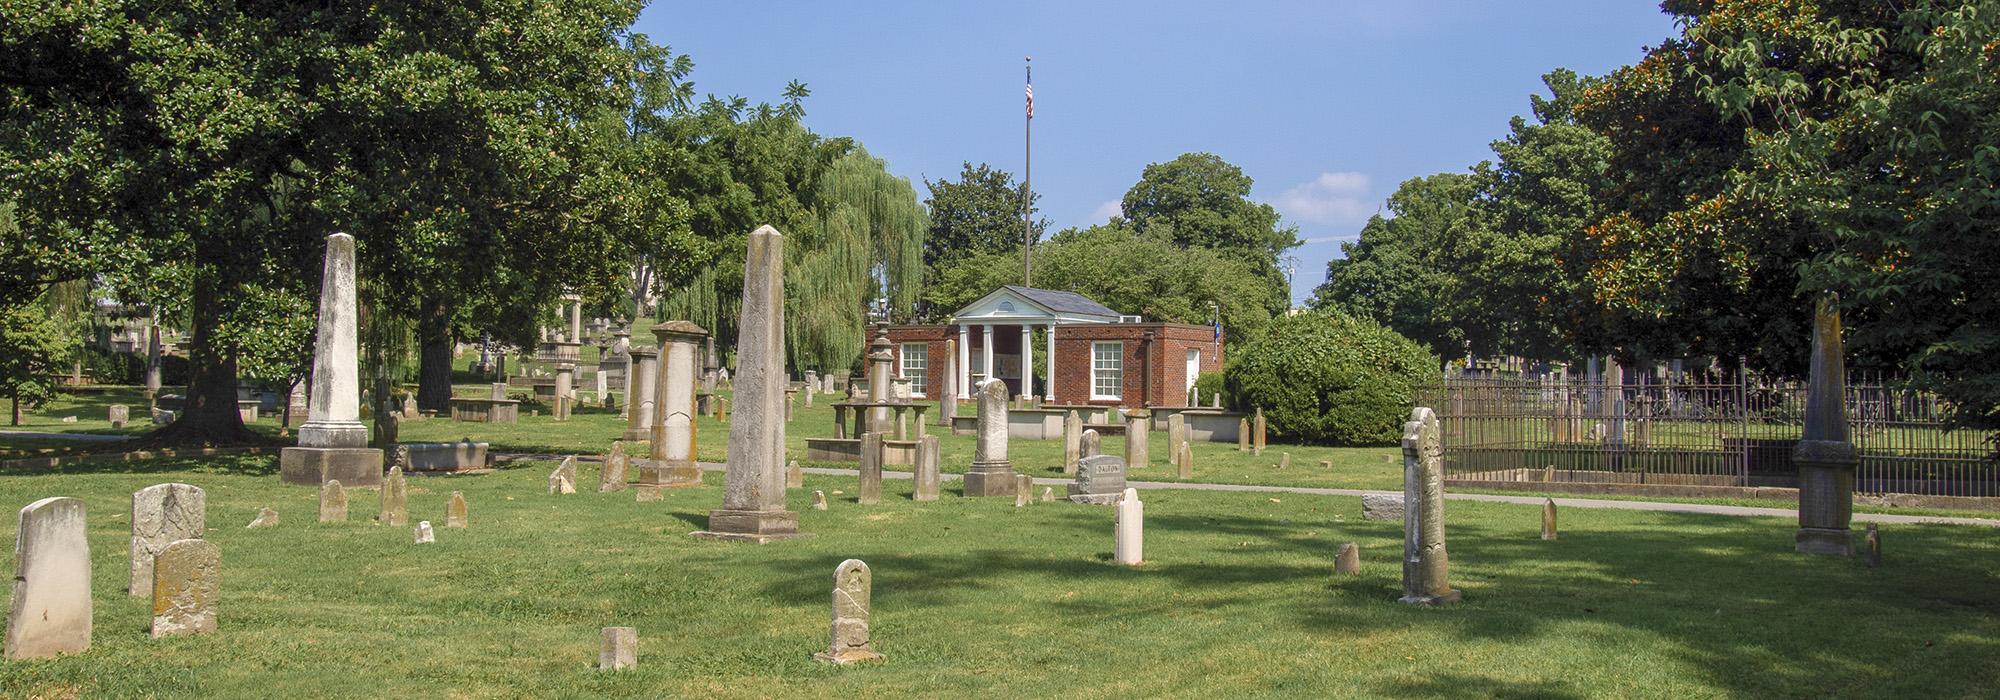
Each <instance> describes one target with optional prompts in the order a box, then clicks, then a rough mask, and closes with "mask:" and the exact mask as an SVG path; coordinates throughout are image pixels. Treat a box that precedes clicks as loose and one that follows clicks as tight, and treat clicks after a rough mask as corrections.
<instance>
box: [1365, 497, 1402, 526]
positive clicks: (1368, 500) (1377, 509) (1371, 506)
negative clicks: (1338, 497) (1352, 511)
mask: <svg viewBox="0 0 2000 700" xmlns="http://www.w3.org/2000/svg"><path fill="white" fill-rule="evenodd" d="M1361 517H1362V518H1365V519H1368V520H1402V519H1403V497H1402V496H1397V495H1390V494H1384V493H1371V494H1368V495H1365V496H1362V497H1361Z"/></svg>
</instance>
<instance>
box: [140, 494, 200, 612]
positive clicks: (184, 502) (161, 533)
mask: <svg viewBox="0 0 2000 700" xmlns="http://www.w3.org/2000/svg"><path fill="white" fill-rule="evenodd" d="M207 522H208V494H206V493H205V492H203V491H202V490H201V488H199V487H196V486H192V485H189V484H180V483H173V484H154V485H152V486H148V487H146V488H143V489H139V490H138V491H134V492H132V546H131V549H130V552H131V560H130V561H131V578H130V579H129V583H128V584H127V586H126V589H125V590H126V592H127V593H130V594H132V595H135V596H142V597H143V596H150V595H152V594H153V559H154V557H156V556H158V555H159V553H160V552H161V550H164V549H166V548H167V545H170V544H173V543H175V542H178V541H180V540H189V539H196V540H198V539H201V538H202V533H203V532H206V531H207V525H206V523H207Z"/></svg>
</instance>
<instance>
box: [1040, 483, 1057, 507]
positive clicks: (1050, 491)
mask: <svg viewBox="0 0 2000 700" xmlns="http://www.w3.org/2000/svg"><path fill="white" fill-rule="evenodd" d="M1042 502H1043V503H1054V502H1056V487H1054V486H1043V487H1042Z"/></svg>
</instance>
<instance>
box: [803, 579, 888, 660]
mask: <svg viewBox="0 0 2000 700" xmlns="http://www.w3.org/2000/svg"><path fill="white" fill-rule="evenodd" d="M874 585H875V583H874V575H873V574H872V573H870V572H869V571H868V565H867V564H865V563H863V562H862V561H861V560H860V559H849V560H847V561H843V562H841V563H840V566H839V567H838V568H835V569H834V570H833V630H832V636H833V641H832V643H831V644H829V645H828V646H827V650H826V651H824V652H821V653H818V654H814V655H813V658H815V659H819V660H820V661H824V662H827V663H831V664H839V665H846V664H853V663H861V662H864V661H877V660H880V659H881V658H882V655H881V654H878V653H876V652H875V647H874V644H873V643H872V640H870V639H869V633H868V624H869V616H870V615H871V614H872V613H873V610H872V608H873V605H872V602H871V600H870V598H871V597H872V589H873V588H874Z"/></svg>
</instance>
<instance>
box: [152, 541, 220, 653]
mask: <svg viewBox="0 0 2000 700" xmlns="http://www.w3.org/2000/svg"><path fill="white" fill-rule="evenodd" d="M152 594H153V638H154V639H159V638H161V637H172V636H178V635H185V634H207V633H209V632H214V631H215V622H216V605H217V604H218V603H219V602H220V601H221V599H222V549H221V548H220V547H217V546H215V544H214V543H212V542H208V541H206V540H197V539H186V540H180V541H177V542H174V543H173V544H169V545H167V547H166V548H165V549H162V550H160V553H159V555H158V556H157V557H155V558H154V564H153V585H152Z"/></svg>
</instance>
